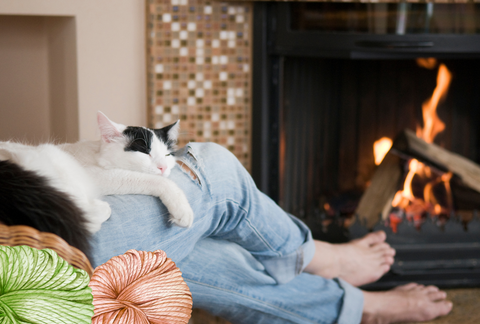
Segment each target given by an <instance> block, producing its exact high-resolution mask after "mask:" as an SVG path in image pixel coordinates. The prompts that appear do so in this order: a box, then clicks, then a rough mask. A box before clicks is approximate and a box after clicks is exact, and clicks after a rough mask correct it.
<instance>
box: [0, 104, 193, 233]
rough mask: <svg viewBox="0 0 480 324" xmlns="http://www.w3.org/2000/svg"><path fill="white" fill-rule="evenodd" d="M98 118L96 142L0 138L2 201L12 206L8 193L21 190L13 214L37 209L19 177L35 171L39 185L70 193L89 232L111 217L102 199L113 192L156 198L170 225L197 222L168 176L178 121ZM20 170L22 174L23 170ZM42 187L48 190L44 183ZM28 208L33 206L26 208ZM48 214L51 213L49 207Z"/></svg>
mask: <svg viewBox="0 0 480 324" xmlns="http://www.w3.org/2000/svg"><path fill="white" fill-rule="evenodd" d="M97 121H98V127H99V130H100V135H101V139H100V140H98V141H79V142H77V143H73V144H61V145H54V144H41V145H38V146H29V145H25V144H21V143H15V142H0V162H1V163H0V187H2V189H3V190H4V191H3V194H2V191H1V190H0V195H4V197H3V198H4V201H3V202H2V203H5V204H8V203H9V202H8V201H6V200H7V198H5V197H6V196H8V195H9V194H10V192H11V191H12V190H14V191H15V190H17V189H18V188H19V189H18V190H17V192H14V193H13V194H14V195H15V196H12V197H13V198H8V199H10V200H12V199H17V198H18V199H20V200H19V201H20V202H19V203H17V205H16V206H17V207H15V206H14V207H11V208H12V209H11V210H10V211H9V213H10V214H12V213H15V211H14V209H15V208H16V209H22V212H23V213H27V214H28V213H29V210H32V209H35V202H34V200H35V197H30V198H29V199H26V201H28V204H33V207H29V206H24V204H27V203H22V202H21V201H22V200H21V198H22V197H21V195H22V183H27V182H20V183H18V181H19V179H20V178H21V177H23V176H24V175H25V177H26V179H29V180H30V179H31V178H32V177H35V175H37V176H38V177H39V178H40V183H41V184H43V185H44V186H45V185H46V186H47V187H49V188H47V189H49V190H50V189H52V190H54V191H55V190H56V191H57V192H60V193H63V194H66V197H67V199H68V198H69V199H71V200H72V201H73V203H74V205H75V206H76V207H78V208H79V209H80V210H81V211H83V214H84V217H85V218H86V224H85V225H86V229H87V230H88V232H90V233H95V232H96V231H98V230H99V229H100V226H101V224H102V223H103V222H104V221H106V220H107V219H108V218H109V217H110V213H111V210H110V206H109V205H108V203H106V202H104V201H102V200H100V198H101V197H102V196H104V195H113V194H121V195H124V194H142V195H151V196H157V197H159V198H160V199H161V200H162V202H163V203H164V205H165V206H166V207H167V209H168V211H169V213H170V221H171V222H172V223H174V224H176V225H179V226H182V227H189V226H190V225H191V224H192V222H193V211H192V209H191V207H190V205H189V203H188V200H187V198H186V196H185V194H184V193H183V191H182V190H181V189H180V188H179V187H178V186H177V185H176V184H175V183H174V182H173V181H171V180H169V179H167V176H168V175H169V174H170V172H171V170H172V168H173V167H174V166H175V164H176V162H175V157H174V156H173V155H172V151H173V150H174V149H175V144H176V141H177V136H178V129H179V122H178V121H177V122H176V123H174V124H172V125H169V126H167V127H164V128H161V129H149V128H145V127H132V126H124V125H121V124H117V123H115V122H113V121H111V120H109V119H108V118H107V116H105V115H104V114H103V113H101V112H98V115H97ZM15 168H16V169H15ZM14 169H15V170H14ZM2 170H3V172H2ZM12 170H14V171H12ZM19 170H20V171H19ZM22 170H23V171H24V173H21V171H22ZM15 172H17V173H18V175H15V176H10V177H9V176H8V175H12V174H17V173H15ZM25 172H26V173H25ZM7 178H8V180H7ZM2 181H4V182H3V183H2ZM8 181H10V182H8ZM15 181H17V183H14V182H15ZM22 181H23V180H22ZM25 181H26V180H25ZM42 181H43V182H42ZM8 186H10V187H8ZM38 186H39V185H38V184H36V182H32V185H31V186H30V187H31V188H34V187H35V188H37V189H38V188H39V187H38ZM12 188H16V189H12ZM25 188H26V186H25ZM38 190H39V191H38V192H41V193H44V192H46V191H45V190H46V189H45V190H43V191H42V188H41V186H40V189H38ZM24 192H25V190H24ZM34 195H35V194H34ZM9 197H10V196H9ZM0 198H1V197H0ZM38 198H39V199H40V200H41V199H42V197H38ZM32 200H33V202H32ZM0 201H1V199H0ZM47 205H48V204H47ZM0 208H2V206H0ZM26 208H29V209H28V210H26V211H25V210H23V209H26ZM39 208H40V207H39ZM41 208H47V209H48V206H45V205H42V206H41ZM45 213H47V214H48V211H46V212H45ZM13 216H14V215H13ZM27 216H28V215H27ZM134 216H135V215H132V217H134ZM66 217H68V216H66ZM0 221H1V219H0ZM67 242H68V240H67Z"/></svg>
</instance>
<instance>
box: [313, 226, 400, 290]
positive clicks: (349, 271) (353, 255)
mask: <svg viewBox="0 0 480 324" xmlns="http://www.w3.org/2000/svg"><path fill="white" fill-rule="evenodd" d="M385 239H386V234H385V232H383V231H378V232H374V233H370V234H367V235H366V236H364V237H363V238H360V239H357V240H353V241H351V242H348V243H344V244H330V243H326V242H321V241H315V247H316V250H315V255H314V257H313V260H312V261H311V262H310V264H309V265H308V266H307V267H306V268H305V272H308V273H311V274H316V275H319V276H322V277H324V278H327V279H332V278H337V277H338V278H342V279H343V280H345V281H347V282H348V283H350V284H352V285H354V286H361V285H365V284H367V283H371V282H374V281H377V280H378V279H379V278H380V277H381V276H383V275H384V274H385V273H386V272H387V271H388V270H390V266H391V265H392V264H393V257H394V255H395V250H394V249H392V248H391V247H390V245H388V244H387V243H385Z"/></svg>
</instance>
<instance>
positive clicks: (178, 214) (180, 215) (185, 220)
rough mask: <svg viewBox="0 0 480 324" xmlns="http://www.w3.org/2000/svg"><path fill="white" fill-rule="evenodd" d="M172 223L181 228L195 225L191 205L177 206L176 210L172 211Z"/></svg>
mask: <svg viewBox="0 0 480 324" xmlns="http://www.w3.org/2000/svg"><path fill="white" fill-rule="evenodd" d="M170 221H171V222H172V223H173V224H175V225H178V226H180V227H190V226H192V224H193V210H192V208H191V207H190V204H188V202H187V204H186V205H185V204H182V205H181V206H176V208H175V210H170Z"/></svg>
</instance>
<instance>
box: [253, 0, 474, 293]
mask: <svg viewBox="0 0 480 324" xmlns="http://www.w3.org/2000/svg"><path fill="white" fill-rule="evenodd" d="M256 6H257V7H256V8H255V15H256V17H255V19H254V24H255V39H254V42H255V43H254V51H255V53H254V60H255V62H256V64H255V66H256V67H255V69H254V82H255V84H254V87H253V89H254V92H253V100H254V102H253V107H254V109H253V132H254V133H253V138H254V141H253V152H252V153H253V165H252V174H253V177H254V179H255V181H256V182H257V185H258V186H259V188H260V189H261V190H263V191H264V192H266V193H267V194H268V195H270V196H271V197H272V198H273V199H274V200H276V201H277V202H278V203H279V204H280V205H281V206H282V207H283V208H285V209H286V210H287V211H289V212H291V213H293V214H295V215H297V216H298V217H300V218H301V219H303V220H304V221H305V222H306V223H307V224H308V225H309V226H310V227H311V228H312V232H313V234H314V236H315V237H316V238H318V239H323V240H327V241H330V242H342V241H346V240H348V239H349V238H350V237H352V236H355V235H360V234H361V233H363V232H365V231H366V230H367V229H366V228H364V227H363V228H362V226H360V225H362V224H361V222H358V221H357V222H354V220H355V210H356V208H357V206H358V202H359V200H360V198H361V197H362V195H363V193H364V192H365V190H366V189H367V188H368V187H369V185H370V183H371V179H372V177H373V175H374V173H375V170H376V169H377V167H376V165H375V162H374V156H373V143H374V142H375V141H376V140H377V139H379V138H381V137H383V136H387V137H390V138H392V139H393V138H395V137H396V136H397V135H398V134H399V133H401V131H402V130H403V129H412V130H415V129H416V127H417V125H420V126H421V124H422V110H421V107H422V103H423V102H424V101H425V100H426V99H427V98H428V97H430V96H431V95H432V91H433V89H434V88H435V86H436V77H437V68H431V69H429V68H425V67H422V66H420V65H421V64H420V63H419V61H418V58H425V59H426V58H430V59H435V60H436V61H437V62H438V64H440V63H441V64H444V65H445V66H447V67H448V69H449V70H450V71H451V72H452V81H451V86H450V88H449V90H448V95H447V96H446V99H445V100H444V101H443V102H442V103H441V104H440V105H439V106H438V115H439V116H440V118H441V119H442V120H443V121H444V122H445V124H446V128H445V131H444V132H442V133H441V134H439V135H438V136H437V138H436V143H437V144H439V145H441V146H443V147H445V148H446V149H448V150H450V151H452V152H455V153H458V154H460V155H462V156H465V157H466V158H468V159H470V160H472V161H474V162H476V163H480V145H479V144H480V142H479V141H480V131H479V129H480V128H479V127H477V125H479V124H480V113H479V110H478V108H477V107H479V105H480V92H479V91H478V90H476V89H478V81H477V76H478V75H480V74H479V72H480V42H479V40H480V35H479V34H478V33H479V32H480V24H479V23H478V22H476V21H480V16H479V15H480V5H477V4H457V5H454V4H432V3H429V4H426V3H425V4H408V3H399V4H395V3H388V4H387V3H377V4H365V3H331V2H328V3H291V4H289V3H258V4H256ZM455 17H457V18H455ZM458 17H462V19H458ZM460 21H462V22H460ZM437 67H438V65H437ZM476 209H480V201H478V204H476V201H475V199H474V201H473V206H471V215H476V211H475V210H476ZM374 216H376V215H374ZM455 217H456V216H455ZM453 219H454V217H453V216H452V218H451V220H452V221H453ZM476 222H478V219H477V218H476V217H473V216H472V217H471V224H470V228H469V232H465V233H463V232H462V231H464V229H462V228H461V229H460V230H459V231H457V230H458V226H456V225H457V224H453V223H448V222H447V224H446V225H445V226H448V229H446V230H445V228H444V227H442V228H438V229H437V228H436V227H435V226H434V227H433V229H434V230H433V232H432V231H430V232H429V230H424V231H423V232H422V233H419V232H418V231H416V232H415V231H414V232H412V231H411V228H401V230H399V231H398V233H396V234H395V233H393V232H392V231H391V228H390V227H389V226H386V225H385V224H384V223H382V222H379V223H378V224H377V225H376V228H381V229H384V230H386V231H387V234H388V240H389V242H390V243H392V244H393V245H394V246H395V247H396V248H397V250H398V251H399V252H398V256H397V262H396V263H395V265H394V267H393V268H392V273H389V274H388V275H387V276H386V277H385V278H384V279H382V280H383V281H381V282H380V283H377V285H376V286H373V288H388V287H390V286H393V285H396V284H398V283H402V282H406V281H411V280H416V281H420V282H423V283H434V284H437V285H440V286H444V287H446V286H462V285H479V284H480V280H479V279H476V278H477V277H478V274H479V273H480V267H479V264H480V239H477V237H480V236H479V235H478V234H479V233H480V232H479V233H476V232H475V231H477V230H478V229H477V227H478V226H477V225H476ZM351 223H355V224H354V225H352V227H349V224H351ZM405 224H406V223H404V224H403V225H402V226H406V225H405ZM428 226H430V224H429V225H428ZM428 226H427V227H428ZM370 229H371V226H370ZM437 230H438V231H437ZM442 231H446V232H447V234H449V233H450V232H452V231H453V232H455V235H453V234H452V235H444V236H442V233H443V232H442ZM472 231H473V232H472ZM429 233H430V234H429ZM472 233H473V234H472ZM450 234H451V233H450ZM412 237H413V238H412ZM433 238H434V239H433ZM405 242H408V243H409V245H405V244H403V243H405ZM440 243H441V244H440ZM439 244H440V245H439ZM458 249H462V252H461V254H462V256H459V254H458V253H457V251H458ZM459 260H460V261H459ZM459 262H460V263H461V265H458V263H459ZM455 263H457V266H455V265H454V264H455ZM477 263H478V264H477Z"/></svg>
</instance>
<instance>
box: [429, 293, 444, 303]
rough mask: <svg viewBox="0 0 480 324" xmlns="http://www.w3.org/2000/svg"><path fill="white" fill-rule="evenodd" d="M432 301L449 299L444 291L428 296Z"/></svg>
mask: <svg viewBox="0 0 480 324" xmlns="http://www.w3.org/2000/svg"><path fill="white" fill-rule="evenodd" d="M428 298H430V300H431V301H438V300H443V299H445V298H447V293H446V292H444V291H435V292H431V293H429V294H428Z"/></svg>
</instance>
